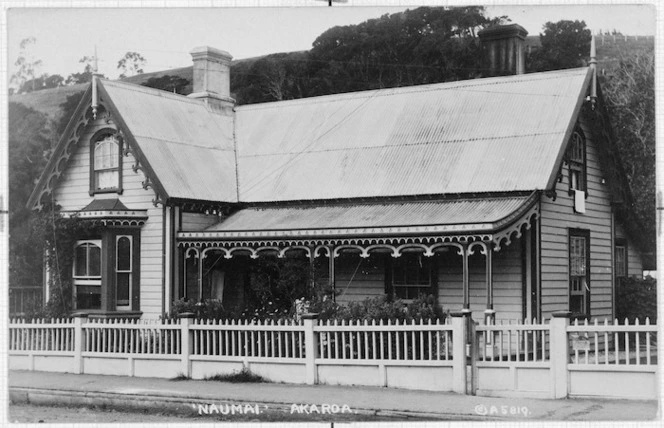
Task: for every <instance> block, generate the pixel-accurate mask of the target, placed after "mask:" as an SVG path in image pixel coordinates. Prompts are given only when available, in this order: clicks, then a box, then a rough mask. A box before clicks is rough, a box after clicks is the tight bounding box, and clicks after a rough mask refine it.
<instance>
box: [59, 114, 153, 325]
mask: <svg viewBox="0 0 664 428" xmlns="http://www.w3.org/2000/svg"><path fill="white" fill-rule="evenodd" d="M108 127H109V125H108V124H106V122H105V121H104V120H101V119H98V120H97V121H95V122H94V123H93V124H92V125H90V126H88V128H87V129H86V131H85V132H84V133H83V134H82V135H81V139H80V140H79V142H78V144H77V147H76V149H75V150H74V151H73V154H72V156H71V158H70V159H69V162H68V164H67V167H66V168H65V171H64V173H63V174H62V176H61V177H60V180H59V182H58V184H57V187H56V190H55V192H54V198H55V200H56V202H57V203H58V204H60V205H61V206H62V209H63V210H64V211H76V210H80V209H82V208H84V207H85V206H86V205H88V204H89V203H90V202H91V201H92V200H93V197H92V196H90V195H89V190H90V184H89V183H90V181H89V180H90V138H91V137H92V136H93V135H94V133H95V132H97V131H98V130H100V129H103V128H108ZM135 163H136V161H135V159H134V157H133V156H132V155H131V153H130V154H129V155H128V156H125V157H123V158H122V188H123V191H122V194H121V195H118V194H117V193H102V194H97V195H95V198H97V199H109V198H118V199H120V201H121V202H122V203H123V204H124V205H125V206H126V207H127V208H130V209H140V210H147V211H148V219H147V221H146V222H145V225H143V227H141V266H140V275H141V277H140V308H139V309H140V310H141V311H143V317H144V318H156V317H158V316H160V315H161V306H162V282H163V268H162V263H163V259H162V241H163V239H162V233H163V229H162V227H163V209H162V208H161V207H158V208H157V207H155V206H154V204H153V203H152V200H153V199H154V197H155V194H154V192H153V191H152V190H151V189H148V190H145V189H143V185H142V182H143V181H144V180H145V176H144V175H143V173H142V172H141V171H138V172H134V171H133V169H132V165H134V164H135Z"/></svg>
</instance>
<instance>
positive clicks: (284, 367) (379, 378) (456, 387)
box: [9, 314, 657, 398]
mask: <svg viewBox="0 0 664 428" xmlns="http://www.w3.org/2000/svg"><path fill="white" fill-rule="evenodd" d="M455 315H456V316H453V317H451V318H448V319H447V320H446V322H440V321H435V322H432V321H430V320H427V321H411V322H396V321H392V322H375V321H372V322H367V321H344V322H341V321H334V322H330V321H319V320H316V319H315V317H314V316H305V317H303V319H302V320H300V321H293V320H287V321H285V320H280V321H246V320H243V321H238V320H225V321H219V320H196V319H192V318H181V319H177V320H124V319H86V318H84V317H77V318H73V319H56V320H49V321H46V320H30V321H27V320H21V319H12V320H10V324H9V355H10V368H11V369H23V370H42V371H59V372H71V373H90V374H109V375H128V376H145V377H166V378H174V377H177V376H186V377H190V378H194V379H202V378H206V377H212V376H214V375H218V374H229V373H232V372H235V371H239V370H242V369H249V370H251V372H253V373H255V374H258V375H260V376H262V377H264V378H266V379H268V380H271V381H277V382H290V383H308V384H315V383H326V384H342V385H372V386H388V387H401V388H411V389H428V390H436V391H454V392H458V393H467V394H478V395H490V396H517V397H518V396H529V397H538V396H539V397H543V398H544V397H554V398H562V397H567V396H604V397H622V398H654V397H656V370H657V327H656V326H655V325H651V324H650V323H649V322H648V320H646V323H645V324H639V323H638V321H637V322H636V323H634V324H631V325H630V324H629V323H628V322H627V320H625V322H624V323H622V324H621V323H619V322H618V320H613V321H609V320H604V321H603V322H599V321H597V320H595V321H594V322H591V323H589V322H588V321H585V322H583V323H579V322H578V321H575V322H574V323H572V324H570V322H569V319H568V318H567V317H565V316H554V317H553V318H552V319H551V320H550V321H549V322H545V323H537V322H519V323H514V322H510V323H504V322H503V323H497V324H494V323H490V324H481V325H477V324H475V323H474V322H472V320H471V319H470V318H469V317H468V316H467V314H455ZM563 315H565V314H563ZM469 357H470V358H469ZM468 366H470V369H469V370H468Z"/></svg>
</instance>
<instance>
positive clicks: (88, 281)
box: [72, 239, 103, 309]
mask: <svg viewBox="0 0 664 428" xmlns="http://www.w3.org/2000/svg"><path fill="white" fill-rule="evenodd" d="M86 244H89V245H94V246H96V247H98V248H99V275H85V276H83V275H76V265H77V262H78V260H77V258H76V249H77V248H78V247H80V246H81V245H86ZM101 248H102V247H101V239H84V240H80V241H76V244H75V245H74V263H72V279H73V283H74V305H75V306H76V304H77V302H78V286H80V285H85V286H90V287H99V294H100V296H101V294H102V289H101V267H102V264H103V260H102V254H101ZM85 259H86V263H88V266H86V273H87V270H88V267H89V260H90V254H89V251H88V252H87V253H86V258H85ZM76 309H79V308H78V307H77V308H76ZM100 309H101V306H100Z"/></svg>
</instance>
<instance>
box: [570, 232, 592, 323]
mask: <svg viewBox="0 0 664 428" xmlns="http://www.w3.org/2000/svg"><path fill="white" fill-rule="evenodd" d="M569 310H570V312H573V313H575V314H576V315H582V316H589V315H590V234H589V232H588V231H583V230H571V231H570V236H569Z"/></svg>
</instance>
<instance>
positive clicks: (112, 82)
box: [99, 79, 212, 112]
mask: <svg viewBox="0 0 664 428" xmlns="http://www.w3.org/2000/svg"><path fill="white" fill-rule="evenodd" d="M99 82H100V83H101V84H102V85H110V86H121V87H122V86H125V87H126V88H124V89H129V90H133V91H136V92H142V93H145V94H148V95H155V96H158V97H163V98H170V99H172V100H175V101H183V102H189V103H192V104H196V105H199V106H202V107H207V106H206V105H205V103H204V102H203V101H201V100H199V99H196V98H189V97H188V96H186V95H180V94H173V93H170V92H167V91H164V90H161V89H156V88H151V87H149V86H144V85H141V84H136V83H130V82H122V81H119V80H108V79H99ZM208 111H210V112H212V110H209V109H208Z"/></svg>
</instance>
